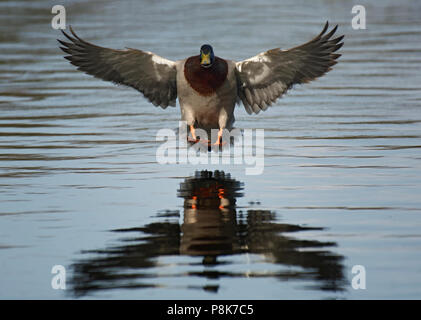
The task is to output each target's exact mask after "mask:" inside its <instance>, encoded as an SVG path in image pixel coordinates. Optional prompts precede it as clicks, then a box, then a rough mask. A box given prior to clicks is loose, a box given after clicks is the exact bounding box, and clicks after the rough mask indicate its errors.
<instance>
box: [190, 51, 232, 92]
mask: <svg viewBox="0 0 421 320" xmlns="http://www.w3.org/2000/svg"><path fill="white" fill-rule="evenodd" d="M227 74H228V64H227V62H226V61H225V60H223V59H221V58H218V57H215V61H214V63H213V64H212V66H210V67H209V68H204V67H202V66H201V65H200V57H199V56H193V57H190V58H188V59H187V60H186V63H185V64H184V77H185V78H186V80H187V82H188V83H189V85H190V86H191V87H192V88H193V89H194V90H195V91H197V92H198V93H199V94H201V95H203V96H209V95H212V94H214V93H215V92H216V90H217V89H218V88H219V87H221V86H222V85H223V84H224V82H225V80H226V79H227Z"/></svg>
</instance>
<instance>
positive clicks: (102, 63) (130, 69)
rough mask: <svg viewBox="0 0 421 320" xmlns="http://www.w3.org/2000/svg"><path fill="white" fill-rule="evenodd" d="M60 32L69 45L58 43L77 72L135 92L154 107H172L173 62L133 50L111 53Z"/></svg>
mask: <svg viewBox="0 0 421 320" xmlns="http://www.w3.org/2000/svg"><path fill="white" fill-rule="evenodd" d="M70 32H71V33H72V35H73V37H72V36H70V35H68V34H67V33H65V32H64V31H63V34H64V35H65V36H66V37H67V39H69V40H70V41H71V42H65V41H61V40H58V41H59V42H60V43H61V44H62V45H63V47H60V48H61V50H63V51H64V52H66V53H68V54H69V56H66V57H65V58H66V59H67V60H69V61H70V63H71V64H73V65H75V66H77V67H78V70H81V71H84V72H86V73H87V74H90V75H93V76H95V77H97V78H100V79H103V80H107V81H112V82H114V83H118V84H123V85H126V86H130V87H133V88H135V89H136V90H139V91H140V92H141V93H143V95H144V96H145V97H146V98H147V99H148V100H149V101H150V102H152V103H153V104H154V105H155V106H161V107H162V108H164V109H165V108H166V107H168V105H171V106H175V100H176V99H177V86H176V66H175V62H173V61H170V60H167V59H164V58H161V57H160V56H158V55H156V54H153V53H152V52H147V51H141V50H137V49H130V48H128V49H126V50H114V49H108V48H103V47H99V46H96V45H94V44H91V43H89V42H86V41H84V40H82V39H81V38H79V37H78V36H77V35H76V33H75V32H74V31H73V29H72V28H71V27H70Z"/></svg>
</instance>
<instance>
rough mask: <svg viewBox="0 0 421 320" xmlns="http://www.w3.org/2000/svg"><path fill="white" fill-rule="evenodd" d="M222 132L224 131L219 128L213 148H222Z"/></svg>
mask: <svg viewBox="0 0 421 320" xmlns="http://www.w3.org/2000/svg"><path fill="white" fill-rule="evenodd" d="M223 132H224V129H222V128H219V130H218V137H217V139H216V142H215V143H214V144H213V145H214V146H222V144H223V143H222V133H223Z"/></svg>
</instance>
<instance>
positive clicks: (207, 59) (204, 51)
mask: <svg viewBox="0 0 421 320" xmlns="http://www.w3.org/2000/svg"><path fill="white" fill-rule="evenodd" d="M214 61H215V56H214V54H213V49H212V47H211V46H210V45H209V44H204V45H203V46H202V47H201V48H200V65H201V66H202V67H204V68H209V67H210V66H211V65H212V64H213V62H214Z"/></svg>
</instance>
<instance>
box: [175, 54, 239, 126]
mask: <svg viewBox="0 0 421 320" xmlns="http://www.w3.org/2000/svg"><path fill="white" fill-rule="evenodd" d="M176 67H177V94H178V101H179V103H180V109H181V117H182V120H184V121H186V122H187V125H189V126H191V125H193V126H194V127H198V128H202V129H205V130H208V129H219V128H227V129H231V127H232V124H233V123H234V108H235V103H236V101H237V99H236V97H237V81H236V77H235V62H233V61H230V60H223V59H221V58H218V57H215V62H214V63H213V64H212V66H210V67H209V68H203V67H201V66H200V58H199V56H193V57H190V58H187V59H185V60H182V61H177V62H176Z"/></svg>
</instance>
